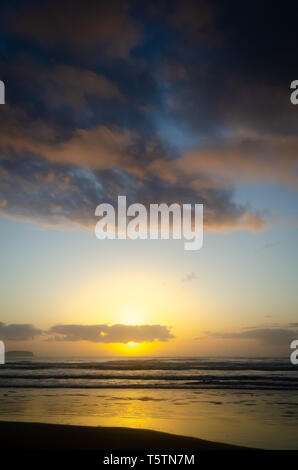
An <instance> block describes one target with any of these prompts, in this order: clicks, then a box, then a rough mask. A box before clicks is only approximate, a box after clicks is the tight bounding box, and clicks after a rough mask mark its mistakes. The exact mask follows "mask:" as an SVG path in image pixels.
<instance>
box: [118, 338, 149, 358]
mask: <svg viewBox="0 0 298 470" xmlns="http://www.w3.org/2000/svg"><path fill="white" fill-rule="evenodd" d="M110 349H112V351H113V352H114V353H117V354H119V355H121V356H135V355H136V356H137V355H143V354H146V353H148V352H150V351H151V350H152V343H146V342H143V343H137V342H135V341H129V342H128V343H125V344H124V343H114V344H111V345H110Z"/></svg>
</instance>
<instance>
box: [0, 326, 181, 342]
mask: <svg viewBox="0 0 298 470" xmlns="http://www.w3.org/2000/svg"><path fill="white" fill-rule="evenodd" d="M38 336H43V337H44V339H45V338H46V340H47V341H89V342H93V343H106V344H108V343H123V344H127V343H129V342H135V343H144V342H149V343H152V342H153V341H161V342H165V341H169V340H170V339H173V338H174V335H173V334H172V333H171V332H170V329H169V328H168V327H167V326H162V325H123V324H115V325H54V326H52V327H51V328H49V329H48V330H44V331H43V330H40V329H37V328H35V327H34V326H33V325H28V324H11V325H5V324H4V323H0V340H2V341H28V340H31V339H34V338H36V337H38Z"/></svg>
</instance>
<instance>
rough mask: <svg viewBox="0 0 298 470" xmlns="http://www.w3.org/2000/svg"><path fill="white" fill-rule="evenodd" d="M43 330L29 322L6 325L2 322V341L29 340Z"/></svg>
mask: <svg viewBox="0 0 298 470" xmlns="http://www.w3.org/2000/svg"><path fill="white" fill-rule="evenodd" d="M41 334H42V330H39V329H37V328H35V327H34V326H33V325H29V324H14V323H12V324H11V325H5V324H4V323H2V322H0V340H1V341H27V340H30V339H34V338H35V337H36V336H40V335H41Z"/></svg>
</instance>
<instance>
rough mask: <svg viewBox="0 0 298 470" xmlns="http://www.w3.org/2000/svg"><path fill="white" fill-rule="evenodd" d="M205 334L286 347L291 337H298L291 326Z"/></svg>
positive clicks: (297, 333)
mask: <svg viewBox="0 0 298 470" xmlns="http://www.w3.org/2000/svg"><path fill="white" fill-rule="evenodd" d="M293 326H295V324H293ZM206 334H207V335H208V336H210V337H212V338H218V339H236V340H253V341H258V342H260V343H262V344H263V345H264V346H276V347H279V346H284V347H287V348H289V345H290V342H291V341H292V340H293V339H296V338H298V330H295V329H291V328H254V329H249V330H246V331H240V332H226V333H225V332H222V333H221V332H206Z"/></svg>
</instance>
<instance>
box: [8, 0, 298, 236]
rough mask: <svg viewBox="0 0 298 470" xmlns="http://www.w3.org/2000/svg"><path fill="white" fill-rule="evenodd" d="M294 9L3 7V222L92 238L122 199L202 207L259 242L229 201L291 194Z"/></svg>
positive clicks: (240, 209) (216, 225)
mask: <svg viewBox="0 0 298 470" xmlns="http://www.w3.org/2000/svg"><path fill="white" fill-rule="evenodd" d="M293 5H294V4H292V3H291V5H290V7H289V8H286V7H285V6H281V7H279V8H276V6H275V5H272V2H270V3H267V2H262V4H260V2H256V1H252V2H249V4H248V5H246V6H245V11H243V6H242V5H241V4H240V2H234V1H230V2H225V1H203V0H201V1H198V2H194V1H185V2H178V1H177V2H175V1H174V2H168V1H163V2H159V3H158V4H156V3H155V2H145V3H142V4H141V3H139V2H118V1H111V2H97V1H93V0H88V1H84V2H83V1H73V2H68V1H65V2H58V1H56V0H55V1H51V2H50V1H45V2H42V3H40V2H36V1H30V2H22V1H12V2H10V3H7V4H6V5H4V6H2V5H1V13H2V14H1V20H0V23H1V25H2V31H3V40H2V42H1V45H0V47H1V52H2V60H1V64H0V65H1V74H2V75H3V76H1V79H4V81H5V82H6V90H7V103H8V104H6V105H5V106H2V107H1V108H0V126H1V133H0V183H1V189H0V191H1V192H0V209H1V213H2V214H6V215H8V216H11V217H25V218H26V219H35V220H37V221H40V222H44V223H49V224H56V223H61V222H76V223H79V224H82V225H84V226H90V224H92V223H93V222H94V218H93V215H94V209H95V207H96V205H97V204H99V203H100V202H103V201H104V202H112V203H113V202H114V201H115V197H116V196H117V195H118V194H126V195H127V196H128V199H129V201H131V202H143V203H150V202H168V203H170V202H188V203H194V202H201V203H204V204H205V209H206V212H205V224H206V226H207V227H208V228H210V229H213V230H221V229H249V230H262V229H264V228H265V227H266V223H265V220H264V214H263V213H262V214H260V213H256V211H254V210H253V208H250V207H249V206H248V205H239V204H237V202H235V200H234V199H235V196H234V191H233V187H234V184H235V183H237V184H239V183H241V182H243V181H244V182H264V181H266V182H269V183H273V184H279V185H280V184H282V185H284V186H288V187H290V188H292V189H294V190H297V187H298V182H297V181H298V178H297V155H298V135H297V108H295V106H293V105H291V103H290V99H289V95H290V93H289V85H290V81H291V80H293V79H294V78H297V76H298V70H297V65H295V63H296V61H295V57H296V51H295V43H296V41H295V38H296V36H297V33H296V24H295V18H296V16H295V14H294V13H295V11H294V10H293V8H294V6H293ZM296 73H297V76H296ZM157 116H158V119H157ZM161 123H165V124H166V126H168V130H167V132H166V133H165V132H164V129H163V125H162V124H161ZM169 123H170V124H171V125H172V127H171V125H170V124H169ZM177 129H182V130H181V133H182V134H183V135H184V134H185V136H189V138H190V140H191V142H192V146H191V147H192V148H190V145H184V143H183V144H181V145H178V144H177V136H176V130H177ZM185 140H186V141H187V137H185ZM194 142H196V144H194ZM184 147H187V148H184Z"/></svg>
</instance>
